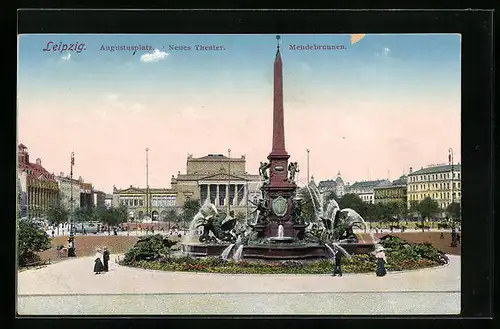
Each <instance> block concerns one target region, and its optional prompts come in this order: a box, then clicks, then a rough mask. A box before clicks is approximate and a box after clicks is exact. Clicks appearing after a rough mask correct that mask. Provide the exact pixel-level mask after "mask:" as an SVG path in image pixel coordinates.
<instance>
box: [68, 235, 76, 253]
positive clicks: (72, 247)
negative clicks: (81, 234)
mask: <svg viewBox="0 0 500 329" xmlns="http://www.w3.org/2000/svg"><path fill="white" fill-rule="evenodd" d="M74 239H75V238H73V237H71V238H69V239H68V257H76V253H75V240H74Z"/></svg>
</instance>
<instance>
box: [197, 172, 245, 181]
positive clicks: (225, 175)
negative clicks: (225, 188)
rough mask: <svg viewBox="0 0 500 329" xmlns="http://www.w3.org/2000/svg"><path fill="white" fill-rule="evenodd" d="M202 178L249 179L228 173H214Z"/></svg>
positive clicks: (209, 179) (214, 179) (215, 179)
mask: <svg viewBox="0 0 500 329" xmlns="http://www.w3.org/2000/svg"><path fill="white" fill-rule="evenodd" d="M200 180H208V181H211V180H213V181H217V180H245V181H246V180H247V179H246V178H245V177H241V176H235V175H228V174H226V173H218V174H212V175H208V176H204V177H201V178H200Z"/></svg>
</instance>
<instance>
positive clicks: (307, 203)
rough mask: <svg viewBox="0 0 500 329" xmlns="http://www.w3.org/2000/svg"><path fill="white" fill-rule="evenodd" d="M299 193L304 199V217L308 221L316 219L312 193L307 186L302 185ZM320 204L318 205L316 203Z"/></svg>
mask: <svg viewBox="0 0 500 329" xmlns="http://www.w3.org/2000/svg"><path fill="white" fill-rule="evenodd" d="M297 195H298V196H299V197H300V198H301V199H302V217H303V218H304V220H305V221H306V222H311V221H315V220H316V218H315V217H316V214H315V211H314V206H315V204H314V202H313V200H312V199H311V194H310V193H309V190H308V189H307V187H301V188H299V189H298V190H297ZM316 206H318V205H316Z"/></svg>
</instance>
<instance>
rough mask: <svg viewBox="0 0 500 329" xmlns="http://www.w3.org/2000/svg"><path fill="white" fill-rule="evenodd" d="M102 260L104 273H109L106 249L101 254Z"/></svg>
mask: <svg viewBox="0 0 500 329" xmlns="http://www.w3.org/2000/svg"><path fill="white" fill-rule="evenodd" d="M102 260H103V265H104V272H108V271H109V266H108V262H109V251H108V247H104V252H103V253H102Z"/></svg>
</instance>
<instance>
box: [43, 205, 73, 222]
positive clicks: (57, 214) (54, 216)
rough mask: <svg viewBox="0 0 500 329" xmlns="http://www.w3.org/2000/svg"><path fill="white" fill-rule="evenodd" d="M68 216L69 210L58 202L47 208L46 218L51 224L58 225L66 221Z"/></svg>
mask: <svg viewBox="0 0 500 329" xmlns="http://www.w3.org/2000/svg"><path fill="white" fill-rule="evenodd" d="M68 217H69V210H68V209H67V208H66V207H65V206H64V205H62V204H61V203H60V202H57V203H55V204H53V205H51V206H50V207H49V209H48V210H47V219H48V220H49V222H50V223H51V224H53V225H59V224H61V223H64V222H66V221H68Z"/></svg>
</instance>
